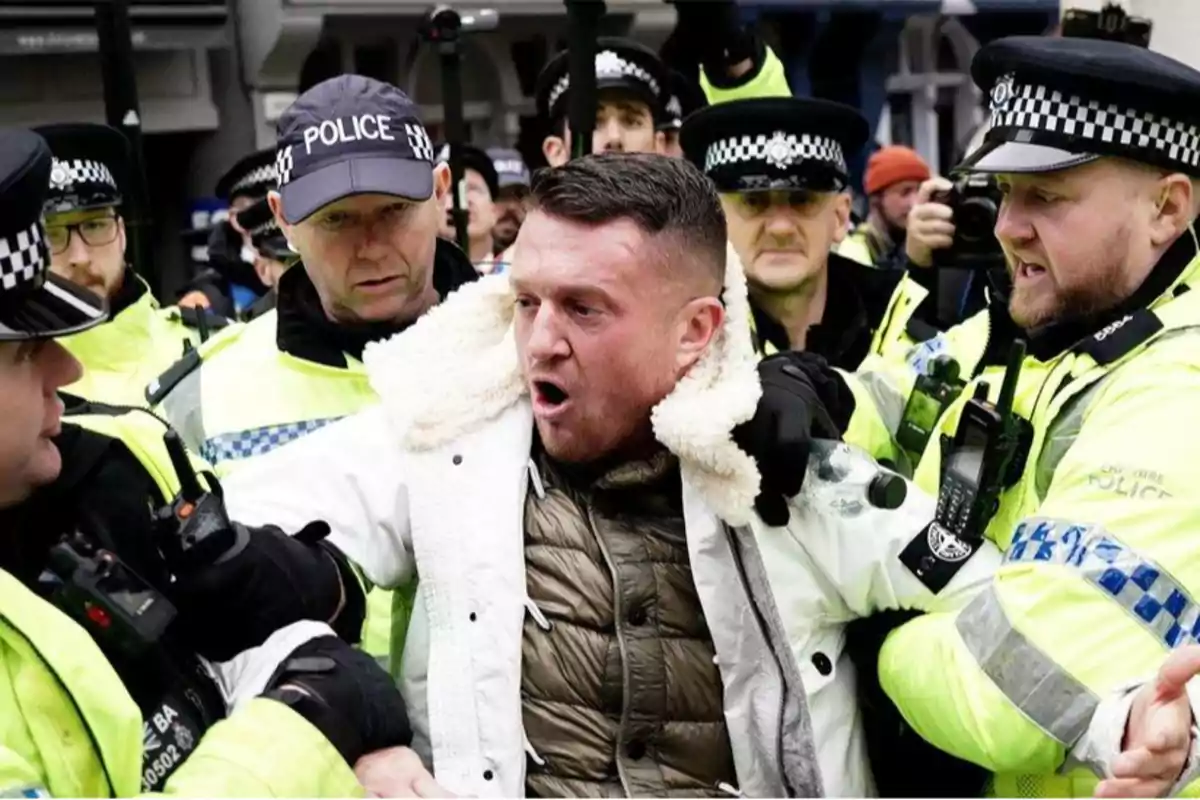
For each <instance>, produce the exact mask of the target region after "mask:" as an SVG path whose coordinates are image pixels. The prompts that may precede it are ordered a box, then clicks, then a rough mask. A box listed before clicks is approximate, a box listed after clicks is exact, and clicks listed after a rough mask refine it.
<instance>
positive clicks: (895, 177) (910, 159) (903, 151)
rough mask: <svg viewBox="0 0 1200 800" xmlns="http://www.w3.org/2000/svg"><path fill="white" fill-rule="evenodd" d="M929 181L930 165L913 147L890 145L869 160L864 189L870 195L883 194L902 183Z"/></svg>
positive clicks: (876, 152)
mask: <svg viewBox="0 0 1200 800" xmlns="http://www.w3.org/2000/svg"><path fill="white" fill-rule="evenodd" d="M928 179H929V165H928V164H926V163H925V159H923V158H921V156H919V155H918V154H917V151H916V150H913V149H912V148H911V147H904V146H902V145H889V146H887V147H881V148H879V149H878V150H876V151H875V152H874V153H872V154H871V158H870V159H868V160H867V173H866V175H865V176H864V179H863V189H864V190H865V191H866V193H867V194H868V195H873V194H875V193H876V192H882V191H883V190H884V189H886V188H887V187H889V186H891V185H892V184H895V183H899V182H900V181H924V180H928Z"/></svg>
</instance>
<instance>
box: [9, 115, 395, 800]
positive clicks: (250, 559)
mask: <svg viewBox="0 0 1200 800" xmlns="http://www.w3.org/2000/svg"><path fill="white" fill-rule="evenodd" d="M54 163H55V162H54V161H53V159H52V157H51V154H50V150H49V148H48V147H47V145H46V143H45V141H44V140H43V139H42V138H41V137H39V136H38V135H36V134H35V133H33V132H30V131H26V130H15V129H9V130H4V131H0V417H2V418H3V427H4V430H3V432H2V433H0V528H2V529H3V530H4V536H3V537H0V676H2V677H0V717H2V718H3V719H4V725H3V726H0V795H4V796H13V797H47V796H52V795H53V796H60V797H97V796H111V797H129V796H133V795H137V794H139V793H141V792H143V791H154V792H163V791H165V792H167V793H173V794H195V795H206V796H225V795H233V794H239V795H241V794H250V795H271V796H289V795H295V796H311V795H320V796H333V797H337V796H348V795H351V794H354V793H356V792H357V791H359V787H358V782H357V780H356V778H355V774H354V772H353V770H352V767H353V766H354V765H355V764H356V763H357V762H358V761H359V759H360V758H361V757H362V756H364V755H366V754H367V753H369V752H372V751H376V750H379V749H381V748H388V747H392V746H396V745H403V744H406V743H407V742H408V740H409V739H410V738H411V734H410V733H409V732H408V730H407V723H406V721H405V719H404V706H403V704H402V702H401V701H400V698H399V696H398V694H397V693H396V692H395V690H394V688H393V687H392V684H391V681H390V679H389V678H388V677H387V675H386V674H385V673H383V672H382V671H381V670H380V669H379V668H378V666H377V665H376V664H375V663H374V662H373V661H372V660H371V659H369V658H368V657H366V656H365V655H363V654H361V653H358V652H357V651H355V650H354V649H352V648H351V647H350V645H349V644H347V643H346V642H344V641H342V640H341V639H338V638H336V637H335V636H333V635H332V634H333V630H331V629H330V627H329V626H327V625H325V624H323V623H318V622H299V621H300V620H302V619H304V618H305V617H308V618H309V619H313V620H325V619H329V620H334V621H335V622H334V624H335V625H338V624H339V620H341V619H342V617H343V615H344V616H345V618H346V620H347V621H349V620H353V619H361V608H362V599H361V593H360V592H359V591H358V588H357V583H356V582H354V580H353V576H352V573H350V572H347V571H345V564H344V560H343V559H341V557H340V554H338V553H337V551H336V550H334V549H332V548H328V547H325V546H323V545H320V544H318V543H316V540H317V539H319V538H320V535H319V531H317V532H316V533H317V535H316V536H314V537H312V538H311V539H309V541H308V543H305V542H304V541H302V540H301V539H294V538H292V537H290V536H286V535H284V534H283V533H282V532H280V531H278V530H277V529H269V528H255V529H247V528H240V529H239V530H240V531H241V532H240V533H238V534H237V535H236V537H235V539H236V541H237V542H238V545H237V547H236V548H234V549H226V550H224V553H225V555H226V558H225V559H224V560H222V562H221V563H220V564H214V563H212V562H211V561H208V560H204V559H198V560H196V561H193V562H187V563H185V562H184V561H181V560H173V559H172V558H170V557H168V556H167V552H168V550H169V548H168V546H167V545H168V542H167V539H168V538H171V539H173V538H174V537H176V536H178V535H179V534H180V533H181V532H182V531H183V526H182V525H178V526H175V527H168V526H164V525H163V523H164V522H166V521H167V520H166V518H163V519H162V520H159V519H158V518H156V516H155V514H154V509H156V508H159V507H162V506H163V505H165V504H166V503H167V502H169V501H170V500H171V499H172V498H173V497H174V496H175V493H176V492H178V490H179V485H180V484H179V481H178V480H177V478H178V476H177V475H176V474H175V472H174V468H173V465H172V462H171V460H170V459H169V458H168V457H167V455H166V452H165V447H164V445H163V439H162V435H163V431H164V427H163V425H162V424H161V423H160V422H158V421H157V420H155V419H154V418H153V417H151V416H150V415H149V414H148V413H146V412H145V411H130V412H126V413H124V414H115V413H110V414H103V415H99V414H97V415H90V416H69V417H66V418H64V417H63V407H62V404H61V403H60V402H59V401H58V400H57V398H56V395H55V392H56V390H58V389H61V388H62V387H64V386H66V385H68V384H71V383H73V382H74V381H75V380H76V379H77V378H78V377H79V375H80V371H81V366H80V364H79V362H78V361H77V360H76V359H75V358H74V357H73V356H72V355H71V354H70V353H69V352H68V351H67V350H66V349H65V348H64V347H63V346H62V344H61V342H60V341H59V339H60V338H61V337H64V336H68V335H74V334H78V333H81V332H83V331H87V330H94V329H95V327H96V326H99V325H102V324H104V320H105V317H106V315H105V310H104V304H103V301H102V300H101V299H100V298H99V297H97V296H95V295H94V294H92V293H91V292H89V291H87V290H86V289H83V288H80V287H79V286H77V285H75V284H73V283H71V282H70V281H67V280H65V279H63V278H61V277H59V276H58V275H56V274H54V272H53V271H51V269H50V258H51V255H50V250H51V247H52V245H51V244H50V241H49V239H48V237H47V235H46V230H45V228H44V226H43V225H42V223H41V216H42V211H43V203H44V202H45V201H46V198H47V192H48V189H49V187H50V185H51V183H52V179H51V174H52V171H53V169H54V168H55V166H54ZM147 428H149V429H152V430H153V431H154V434H155V436H156V437H157V451H158V452H154V448H155V443H154V438H153V437H152V438H151V439H145V438H143V437H142V436H141V435H140V431H142V430H144V429H147ZM212 508H214V509H215V508H216V506H212ZM175 521H176V522H177V521H178V520H175ZM226 530H233V529H232V528H227V529H226ZM284 576H287V578H288V579H290V581H289V580H287V579H284ZM343 579H345V582H343ZM294 586H303V587H304V591H303V592H300V591H299V590H297V589H295V588H294ZM268 587H269V588H268ZM356 608H357V609H358V616H357V617H356V616H355V612H354V609H356ZM291 623H298V624H291ZM347 625H348V627H349V631H350V633H354V632H355V628H356V623H355V622H347ZM259 645H262V646H261V647H260V646H259ZM251 647H253V648H255V649H253V650H248V651H247V648H251ZM242 651H246V652H244V653H243V654H242V655H241V656H239V658H240V659H241V662H240V664H241V666H242V667H244V672H242V673H238V672H234V671H229V670H226V669H224V668H219V667H215V666H214V663H215V662H216V661H225V660H227V659H229V658H231V657H232V656H235V655H238V654H239V652H242ZM255 673H258V677H257V678H254V677H253V676H254V674H255ZM247 678H249V679H247ZM225 692H228V693H229V695H228V696H229V698H230V699H231V701H230V702H231V707H227V704H226V695H225ZM233 703H236V705H232V704H233Z"/></svg>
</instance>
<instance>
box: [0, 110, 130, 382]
mask: <svg viewBox="0 0 1200 800" xmlns="http://www.w3.org/2000/svg"><path fill="white" fill-rule="evenodd" d="M52 169H53V158H52V157H51V155H50V148H49V147H47V145H46V142H45V140H44V139H42V137H40V136H38V135H37V134H36V133H33V132H32V131H27V130H22V129H7V130H0V341H4V342H11V341H21V340H26V339H46V338H52V337H56V336H64V335H67V334H72V333H79V332H81V331H85V330H87V329H88V328H92V327H94V326H96V325H99V324H100V323H102V322H104V320H105V319H106V318H107V310H106V308H105V305H104V301H103V300H102V299H101V298H99V297H97V296H96V295H95V294H93V293H92V292H89V291H87V290H86V289H82V288H80V287H78V286H76V285H75V284H73V283H71V282H70V281H68V280H66V279H64V278H61V277H59V276H58V275H55V274H53V273H52V272H51V271H50V248H49V245H48V244H47V241H46V229H45V226H44V225H43V222H42V209H43V205H44V203H45V202H46V196H47V194H48V192H49V188H50V174H51V171H52ZM71 372H72V373H75V374H77V373H78V366H76V367H75V368H74V369H73V370H71Z"/></svg>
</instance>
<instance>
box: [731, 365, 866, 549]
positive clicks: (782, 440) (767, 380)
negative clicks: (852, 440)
mask: <svg viewBox="0 0 1200 800" xmlns="http://www.w3.org/2000/svg"><path fill="white" fill-rule="evenodd" d="M758 376H759V380H760V381H761V382H762V392H763V393H762V399H761V400H759V401H758V409H757V410H756V411H755V412H754V417H753V418H751V419H750V420H749V421H748V422H744V423H742V424H741V425H739V426H738V427H736V428H735V429H734V431H733V440H734V441H735V442H736V443H737V445H738V447H740V448H742V450H744V451H746V452H747V453H749V454H750V455H751V456H753V458H754V460H755V461H756V462H757V463H758V471H759V474H760V475H761V477H762V483H761V485H760V488H759V493H758V497H756V498H754V508H755V510H756V511H758V515H759V516H760V517H762V520H763V522H765V523H767V524H768V525H772V526H780V525H786V524H787V521H788V517H789V513H788V500H789V499H790V498H792V497H795V496H796V495H797V494H799V493H800V489H801V488H802V487H803V485H804V473H805V469H806V467H807V466H808V458H809V455H810V452H811V450H812V440H813V439H832V440H838V441H840V440H841V438H842V433H843V432H844V431H845V430H846V427H847V426H848V425H849V423H850V417H851V415H853V413H854V395H852V394H851V393H850V387H848V386H847V385H846V382H845V381H844V380H843V379H842V377H841V376H840V375H839V374H838V373H837V372H836V371H835V370H833V369H832V368H831V367H830V366H829V365H828V364H826V363H825V359H823V358H821V357H820V356H818V355H814V354H812V353H802V352H797V351H789V352H786V353H779V354H777V355H773V356H770V357H769V358H765V359H763V360H762V361H761V362H759V365H758Z"/></svg>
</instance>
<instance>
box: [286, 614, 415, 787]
mask: <svg viewBox="0 0 1200 800" xmlns="http://www.w3.org/2000/svg"><path fill="white" fill-rule="evenodd" d="M263 696H264V697H268V698H270V699H272V700H278V701H279V702H281V703H284V704H285V705H287V706H289V707H290V708H291V709H292V710H294V711H295V712H296V713H298V714H299V715H300V716H302V717H304V718H305V719H306V720H308V721H309V722H310V723H311V724H312V726H313V727H314V728H316V729H317V730H319V731H320V732H321V733H322V734H324V735H325V738H327V739H328V740H329V741H330V743H331V744H332V745H333V746H334V747H336V748H337V750H338V752H339V753H341V754H342V757H343V758H345V759H346V763H347V764H349V765H350V766H351V767H353V766H354V764H355V762H357V761H358V760H359V759H360V758H362V757H363V756H364V755H366V754H367V753H370V752H373V751H375V750H383V749H385V748H389V747H407V746H408V745H409V744H411V743H412V738H413V737H412V728H411V727H410V726H409V724H408V713H407V712H406V710H405V708H404V700H403V698H401V697H400V692H399V691H398V690H397V689H396V685H395V684H394V683H393V682H392V679H391V676H389V675H388V674H387V672H386V671H384V669H383V668H382V667H381V666H379V665H378V664H377V663H375V660H374V659H373V658H371V656H369V655H367V654H366V653H364V652H362V651H361V650H356V649H354V648H353V647H351V646H350V645H349V644H347V643H346V642H345V641H343V640H341V639H339V638H337V637H335V636H322V637H320V638H317V639H313V640H311V641H309V642H307V643H305V644H303V645H301V646H300V647H297V648H296V649H295V650H294V651H293V652H292V654H291V656H290V657H289V658H288V659H287V660H286V661H284V662H283V664H282V665H281V666H280V668H279V670H278V671H277V672H276V673H275V676H274V677H273V678H272V679H271V682H270V683H269V684H268V688H267V691H266V692H265V693H264V694H263Z"/></svg>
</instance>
